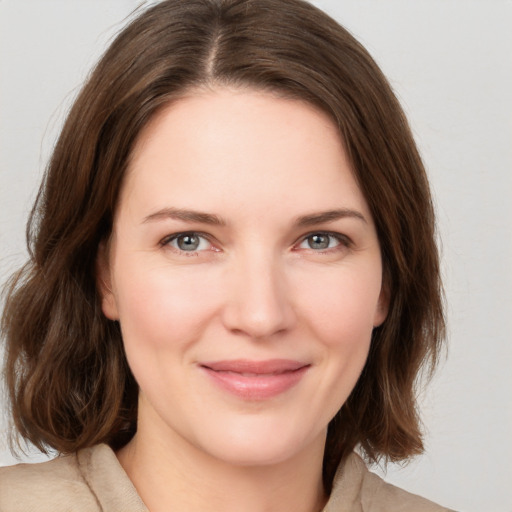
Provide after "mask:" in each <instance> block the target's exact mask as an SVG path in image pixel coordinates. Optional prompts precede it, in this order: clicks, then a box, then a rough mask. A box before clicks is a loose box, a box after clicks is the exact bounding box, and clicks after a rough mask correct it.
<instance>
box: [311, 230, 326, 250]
mask: <svg viewBox="0 0 512 512" xmlns="http://www.w3.org/2000/svg"><path fill="white" fill-rule="evenodd" d="M330 241H331V236H329V235H324V234H322V233H317V234H315V235H311V236H308V238H307V242H308V246H309V247H310V248H311V249H327V248H328V247H329V244H330Z"/></svg>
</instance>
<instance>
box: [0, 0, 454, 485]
mask: <svg viewBox="0 0 512 512" xmlns="http://www.w3.org/2000/svg"><path fill="white" fill-rule="evenodd" d="M211 84H226V85H233V86H250V87H255V88H259V89H264V90H269V91H274V92H277V93H279V94H282V95H285V96H286V97H290V98H297V99H301V100H305V101H308V102H310V103H312V104H314V105H316V106H318V107H319V108H321V109H323V110H324V111H325V112H327V113H328V114H329V115H330V116H331V118H332V119H333V120H334V121H335V123H336V124H337V125H338V126H339V130H340V135H341V137H342V139H343V141H344V143H345V147H346V149H347V151H348V154H349V158H350V160H351V163H352V168H353V172H354V174H355V176H356V178H357V180H358V183H359V185H360V187H361V190H362V192H363V194H364V196H365V198H366V200H367V202H368V204H369V207H370V209H371V212H372V215H373V218H374V220H375V223H376V226H377V232H378V237H379V241H380V247H381V251H382V257H383V265H384V281H385V283H386V286H387V288H388V291H389V298H390V306H389V313H388V317H387V319H386V321H385V322H384V323H383V325H381V326H380V327H378V328H376V329H375V330H374V332H373V337H372V343H371V348H370V353H369V357H368V361H367V363H366V366H365V368H364V370H363V373H362V375H361V377H360V379H359V381H358V383H357V385H356V387H355V389H354V390H353V392H352V394H351V395H350V397H349V399H348V400H347V402H346V403H345V404H344V405H343V407H342V408H341V410H340V411H339V412H338V414H337V415H336V416H335V418H334V419H333V420H332V421H331V423H330V425H329V430H328V438H327V446H326V451H325V456H324V483H325V487H326V489H327V491H329V490H330V487H331V484H332V478H333V474H334V471H335V468H336V466H337V464H338V463H339V461H340V459H341V458H342V457H344V456H345V455H346V454H347V453H349V452H350V451H351V450H352V449H353V448H354V447H355V446H357V445H359V446H360V447H361V448H362V450H363V451H364V453H365V454H366V456H367V457H368V458H369V459H370V460H378V459H380V458H382V457H384V458H386V459H388V460H401V459H405V458H408V457H410V456H412V455H414V454H417V453H419V452H421V451H422V449H423V446H422V440H421V434H420V429H419V419H418V415H417V407H416V396H415V391H416V384H417V376H418V374H419V372H420V370H421V369H422V368H423V367H424V365H425V364H426V363H427V362H430V363H431V365H430V367H433V366H434V364H435V362H436V360H437V356H438V353H439V347H440V342H441V339H442V337H443V334H444V321H443V310H442V300H441V288H440V278H439V261H438V252H437V247H436V243H435V229H434V228H435V226H434V213H433V208H432V203H431V197H430V192H429V186H428V182H427V178H426V175H425V171H424V168H423V165H422V162H421V159H420V157H419V155H418V151H417V149H416V146H415V144H414V141H413V138H412V135H411V132H410V129H409V127H408V124H407V121H406V119H405V117H404V114H403V112H402V109H401V108H400V105H399V104H398V101H397V99H396V98H395V96H394V94H393V92H392V90H391V88H390V86H389V84H388V82H387V81H386V79H385V78H384V76H383V75H382V73H381V71H380V70H379V68H378V67H377V65H376V64H375V62H374V61H373V60H372V58H371V57H370V56H369V55H368V53H367V52H366V50H365V49H364V48H363V47H362V46H361V45H360V44H359V43H358V42H357V41H356V40H355V39H354V38H353V37H352V36H351V35H350V34H349V33H348V32H347V31H346V30H345V29H344V28H342V27H341V26H339V25H338V24H337V23H336V22H335V21H334V20H332V19H331V18H329V17H328V16H327V15H326V14H324V13H323V12H321V11H320V10H318V9H317V8H315V7H313V6H312V5H310V4H308V3H306V2H304V1H302V0H186V1H184V0H167V1H163V2H161V3H159V4H157V5H155V6H153V7H151V8H150V9H148V10H146V11H145V12H143V13H142V14H141V15H140V16H139V17H138V18H137V19H135V20H134V21H132V22H131V23H130V24H129V25H128V26H127V27H126V28H125V29H124V30H123V31H122V32H121V33H120V34H119V36H118V37H117V38H116V39H115V41H114V42H113V43H112V45H111V46H110V48H109V49H108V50H107V52H106V53H105V55H104V56H103V58H102V59H101V60H100V62H99V63H98V65H97V67H96V68H95V70H94V71H93V73H92V74H91V76H90V78H89V80H88V81H87V83H86V84H85V86H84V88H83V89H82V91H81V93H80V94H79V96H78V98H77V99H76V101H75V103H74V106H73V108H72V109H71V111H70V113H69V116H68V118H67V121H66V123H65V125H64V128H63V130H62V133H61V135H60V138H59V140H58V142H57V145H56V147H55V150H54V153H53V156H52V158H51V161H50V162H49V166H48V169H47V173H46V175H45V179H44V182H43V184H42V186H41V189H40V192H39V195H38V198H37V201H36V204H35V206H34V209H33V211H32V215H31V218H30V220H29V224H28V229H27V233H28V241H29V251H30V261H29V262H28V263H27V265H26V266H25V267H24V268H23V269H22V270H21V271H20V272H19V273H17V274H16V275H15V276H14V277H13V278H12V280H11V282H10V284H9V286H8V288H7V300H6V306H5V309H4V313H3V318H2V329H3V333H4V336H5V340H6V380H7V385H8V391H9V396H10V401H11V405H12V413H13V418H14V424H15V426H16V428H17V430H18V431H19V433H20V434H21V436H22V437H24V438H26V439H28V440H30V441H31V442H33V443H34V444H35V445H36V446H37V447H38V448H40V449H41V450H43V451H44V450H45V449H46V448H48V447H52V448H54V449H56V450H58V451H60V452H72V451H75V450H78V449H80V448H84V447H87V446H90V445H93V444H96V443H100V442H106V443H109V444H110V445H111V446H112V447H113V448H118V447H120V446H122V445H123V444H125V443H126V442H127V441H128V440H129V439H130V438H131V436H132V435H133V434H134V432H135V430H136V414H137V394H138V389H137V385H136V383H135V381H134V379H133V376H132V375H131V372H130V370H129V368H128V366H127V362H126V358H125V355H124V351H123V343H122V339H121V334H120V329H119V326H118V325H117V324H116V323H115V322H111V321H109V320H107V319H106V318H105V317H104V316H103V314H102V311H101V306H100V297H99V295H98V291H97V289H96V285H95V261H96V255H97V250H98V245H99V243H100V241H101V240H104V239H106V238H107V237H108V236H109V234H110V232H111V229H112V218H113V212H114V210H115V207H116V201H117V196H118V193H119V189H120V186H121V182H122V180H123V175H124V172H125V169H126V166H127V163H128V159H129V156H130V151H131V149H132V148H133V145H134V141H135V140H136V138H137V136H138V134H139V133H140V131H141V129H142V128H143V127H144V126H145V125H146V124H147V123H148V121H149V120H150V119H151V118H152V116H154V115H155V113H156V112H157V111H159V110H160V109H161V108H162V107H163V106H164V105H166V104H169V102H170V101H171V100H172V99H175V98H176V97H179V96H180V95H182V94H183V93H184V92H186V91H187V90H190V89H191V88H193V87H197V86H201V85H211Z"/></svg>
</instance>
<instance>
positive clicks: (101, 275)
mask: <svg viewBox="0 0 512 512" xmlns="http://www.w3.org/2000/svg"><path fill="white" fill-rule="evenodd" d="M109 249H110V247H109V243H108V242H106V241H105V240H103V241H102V242H100V245H99V246H98V254H97V255H96V286H97V288H98V293H99V295H100V297H101V309H102V311H103V314H104V315H105V316H106V317H107V318H108V319H110V320H119V313H118V311H117V302H116V298H115V295H114V292H113V291H112V276H111V269H110V250H109Z"/></svg>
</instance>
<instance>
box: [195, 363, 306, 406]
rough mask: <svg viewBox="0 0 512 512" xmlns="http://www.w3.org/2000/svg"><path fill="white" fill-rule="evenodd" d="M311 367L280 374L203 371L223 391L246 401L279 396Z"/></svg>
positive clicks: (298, 380) (297, 381) (296, 382)
mask: <svg viewBox="0 0 512 512" xmlns="http://www.w3.org/2000/svg"><path fill="white" fill-rule="evenodd" d="M308 368H309V366H303V367H302V368H298V369H297V370H293V371H286V372H283V373H278V374H275V375H273V374H260V375H243V374H241V373H236V372H226V371H215V370H212V369H211V368H208V367H206V366H203V367H202V369H203V370H204V371H205V372H206V373H207V374H208V375H209V376H210V378H211V379H212V380H213V381H214V382H215V384H217V385H218V386H219V387H220V388H221V389H223V390H225V391H228V392H229V393H231V394H233V395H235V396H237V397H239V398H243V399H245V400H265V399H269V398H273V397H275V396H278V395H280V394H282V393H284V392H285V391H288V390H289V389H290V388H292V387H294V386H295V385H296V384H298V383H299V382H300V380H301V379H302V377H303V376H304V375H305V373H306V372H307V370H308Z"/></svg>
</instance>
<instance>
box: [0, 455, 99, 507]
mask: <svg viewBox="0 0 512 512" xmlns="http://www.w3.org/2000/svg"><path fill="white" fill-rule="evenodd" d="M76 503H80V504H81V506H82V508H83V510H89V511H90V512H94V511H96V510H98V506H97V503H96V500H95V499H94V495H93V494H92V493H91V491H90V489H89V487H88V485H87V483H86V482H85V480H84V478H83V476H82V474H81V472H80V469H79V466H78V461H77V456H76V454H73V455H67V456H61V457H57V458H56V459H53V460H51V461H49V462H42V463H38V464H18V465H16V466H9V467H3V468H0V512H4V511H5V512H7V511H8V512H18V511H19V512H29V511H32V510H34V511H36V510H38V511H41V512H43V511H46V510H48V511H50V510H52V511H55V512H57V511H60V510H71V508H72V506H73V505H74V504H76ZM80 510H81V509H80Z"/></svg>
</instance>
